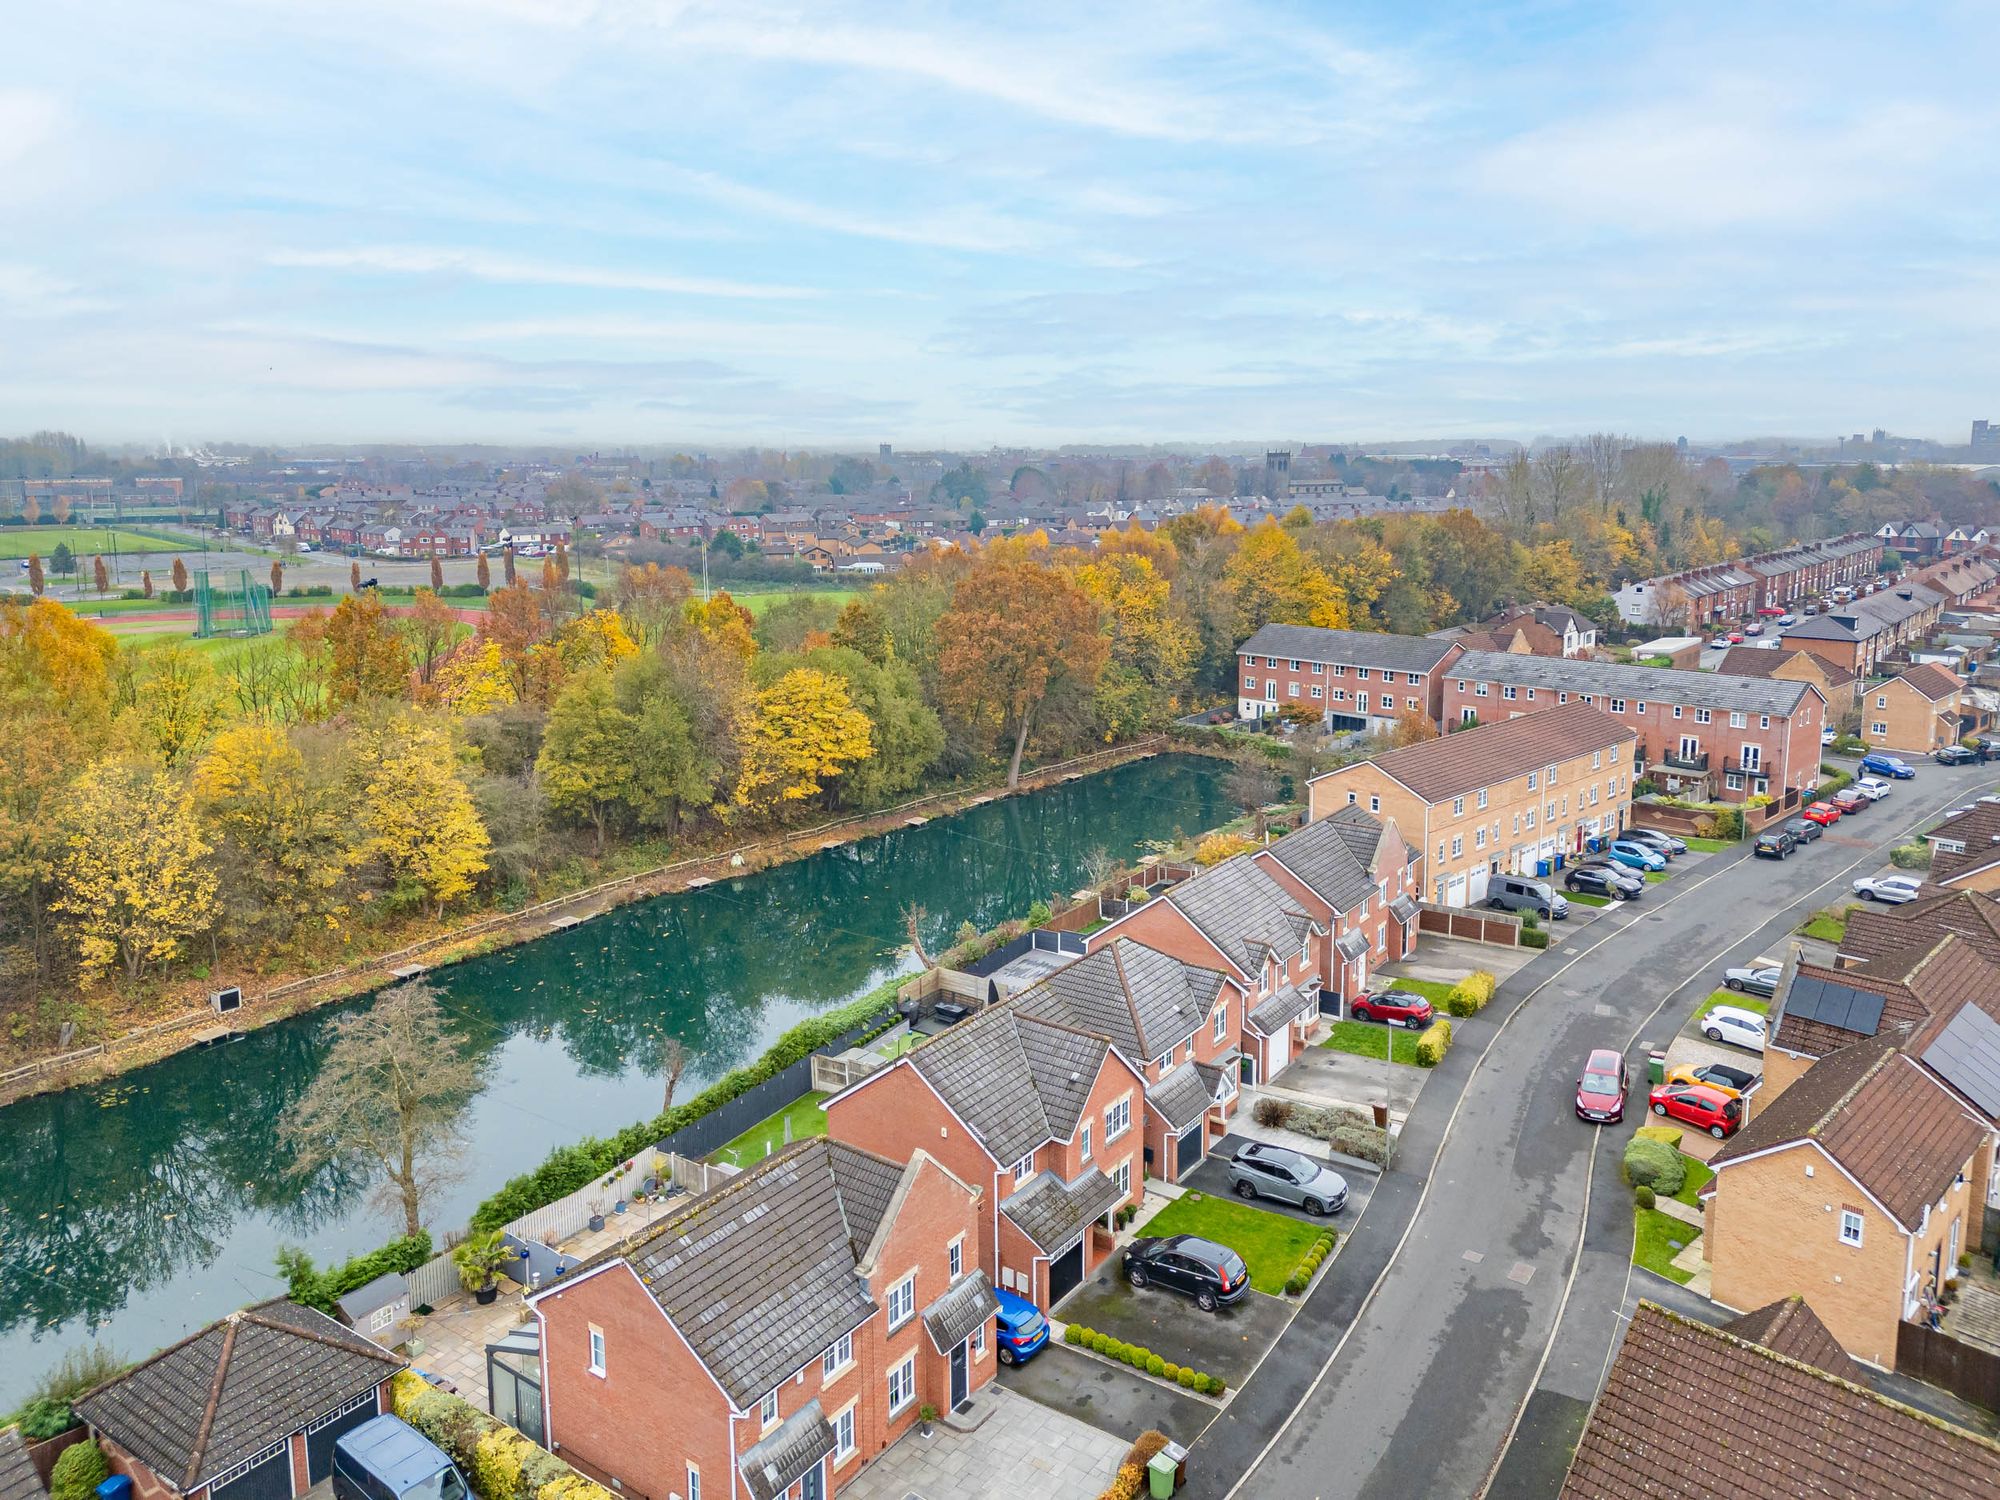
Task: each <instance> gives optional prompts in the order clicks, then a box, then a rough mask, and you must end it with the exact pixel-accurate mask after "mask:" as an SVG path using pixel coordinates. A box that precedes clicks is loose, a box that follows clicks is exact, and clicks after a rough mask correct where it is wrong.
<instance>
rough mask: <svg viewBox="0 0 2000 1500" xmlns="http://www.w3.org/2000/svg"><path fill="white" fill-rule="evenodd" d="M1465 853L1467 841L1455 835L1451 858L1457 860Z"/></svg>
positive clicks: (1452, 842)
mask: <svg viewBox="0 0 2000 1500" xmlns="http://www.w3.org/2000/svg"><path fill="white" fill-rule="evenodd" d="M1463 853H1465V840H1464V839H1462V838H1460V837H1458V836H1456V835H1453V837H1452V841H1451V857H1452V858H1453V859H1457V858H1458V857H1459V856H1460V855H1461V854H1463Z"/></svg>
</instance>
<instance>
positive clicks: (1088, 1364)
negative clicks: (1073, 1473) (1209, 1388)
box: [841, 1344, 1216, 1500]
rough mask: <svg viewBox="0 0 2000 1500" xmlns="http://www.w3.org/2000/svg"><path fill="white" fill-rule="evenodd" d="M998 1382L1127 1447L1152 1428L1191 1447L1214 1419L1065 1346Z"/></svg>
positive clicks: (1207, 1408) (1004, 1373) (1208, 1411)
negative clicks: (1121, 1439) (1120, 1436)
mask: <svg viewBox="0 0 2000 1500" xmlns="http://www.w3.org/2000/svg"><path fill="white" fill-rule="evenodd" d="M997 1381H998V1383H999V1384H1000V1385H1001V1386H1002V1387H1004V1388H1005V1389H1007V1390H1009V1391H1012V1392H1014V1393H1016V1394H1018V1395H1020V1396H1023V1397H1026V1398H1027V1399H1029V1400H1032V1401H1035V1402H1037V1403H1039V1404H1040V1405H1042V1406H1046V1407H1048V1408H1049V1409H1050V1410H1051V1411H1054V1412H1059V1413H1061V1414H1062V1415H1064V1416H1066V1417H1070V1418H1073V1419H1074V1420H1076V1421H1078V1422H1083V1423H1088V1424H1089V1425H1090V1426H1092V1427H1094V1428H1097V1429H1099V1430H1100V1431H1102V1432H1108V1433H1111V1434H1113V1435H1114V1436H1115V1435H1118V1434H1123V1435H1124V1436H1125V1439H1126V1441H1128V1442H1129V1441H1130V1440H1131V1439H1133V1438H1136V1437H1137V1436H1138V1435H1139V1434H1140V1433H1142V1432H1144V1431H1145V1430H1146V1429H1147V1428H1149V1427H1152V1428H1157V1429H1158V1430H1159V1431H1161V1432H1164V1433H1165V1434H1166V1435H1167V1436H1168V1437H1170V1438H1172V1439H1173V1440H1174V1441H1175V1442H1177V1443H1180V1444H1182V1445H1187V1444H1191V1443H1193V1442H1194V1440H1195V1439H1196V1438H1197V1437H1199V1436H1201V1433H1202V1431H1203V1429H1204V1428H1206V1427H1207V1426H1208V1424H1209V1423H1210V1422H1212V1421H1214V1420H1215V1413H1216V1409H1215V1407H1214V1406H1213V1405H1211V1404H1210V1403H1209V1402H1207V1401H1204V1400H1202V1398H1201V1397H1199V1396H1190V1395H1188V1394H1187V1392H1185V1391H1181V1390H1177V1389H1174V1388H1172V1387H1169V1386H1166V1385H1163V1384H1162V1383H1161V1382H1159V1381H1157V1380H1149V1379H1147V1378H1146V1377H1145V1376H1143V1375H1138V1374H1135V1373H1133V1372H1132V1371H1131V1370H1128V1369H1125V1368H1123V1367H1121V1366H1119V1365H1114V1364H1111V1363H1109V1362H1107V1361H1105V1360H1101V1359H1092V1358H1091V1357H1090V1356H1089V1355H1087V1354H1079V1353H1077V1352H1076V1350H1074V1349H1071V1348H1069V1347H1068V1346H1067V1345H1064V1344H1050V1345H1049V1346H1048V1347H1047V1348H1045V1349H1043V1350H1042V1352H1041V1353H1040V1354H1037V1355H1036V1356H1035V1357H1034V1358H1033V1359H1031V1360H1029V1361H1028V1362H1027V1363H1026V1364H1025V1365H1016V1366H1015V1367H1014V1368H1013V1369H1011V1370H1010V1369H1008V1368H1006V1367H1005V1366H1002V1367H1001V1370H1000V1374H999V1376H998V1377H997ZM1100 1488H1101V1486H1100ZM841 1493H842V1494H843V1495H845V1494H847V1493H848V1491H847V1490H845V1489H843V1490H842V1491H841ZM1020 1493H1025V1492H1020ZM1091 1493H1092V1494H1093V1495H1095V1494H1096V1491H1095V1490H1093V1491H1092V1492H1091ZM897 1500H901V1496H900V1494H899V1495H898V1496H897Z"/></svg>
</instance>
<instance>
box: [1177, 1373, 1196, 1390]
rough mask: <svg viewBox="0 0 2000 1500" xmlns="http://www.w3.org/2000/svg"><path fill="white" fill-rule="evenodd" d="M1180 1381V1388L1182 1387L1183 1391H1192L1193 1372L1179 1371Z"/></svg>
mask: <svg viewBox="0 0 2000 1500" xmlns="http://www.w3.org/2000/svg"><path fill="white" fill-rule="evenodd" d="M1180 1381H1181V1385H1182V1386H1183V1387H1184V1388H1185V1389H1187V1390H1190V1391H1191V1390H1193V1389H1194V1371H1192V1370H1182V1371H1181V1376H1180Z"/></svg>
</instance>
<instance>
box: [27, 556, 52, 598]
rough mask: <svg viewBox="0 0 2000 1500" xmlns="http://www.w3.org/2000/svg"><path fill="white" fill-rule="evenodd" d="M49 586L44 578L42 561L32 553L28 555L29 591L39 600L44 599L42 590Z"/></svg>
mask: <svg viewBox="0 0 2000 1500" xmlns="http://www.w3.org/2000/svg"><path fill="white" fill-rule="evenodd" d="M47 586H48V582H47V580H46V579H44V578H43V577H42V560H41V558H40V557H38V556H36V555H35V554H34V553H32V552H30V553H29V554H28V591H29V592H30V593H31V594H33V595H34V596H35V597H36V598H37V599H39V598H41V597H42V590H43V589H44V588H46V587H47Z"/></svg>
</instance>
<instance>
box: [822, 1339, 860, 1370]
mask: <svg viewBox="0 0 2000 1500" xmlns="http://www.w3.org/2000/svg"><path fill="white" fill-rule="evenodd" d="M853 1363H854V1335H853V1334H851V1333H843V1334H842V1335H841V1336H840V1338H839V1339H838V1340H837V1341H836V1342H834V1343H832V1344H830V1345H828V1346H827V1351H826V1353H824V1354H822V1355H821V1356H820V1357H819V1378H820V1379H821V1380H822V1381H824V1380H829V1379H831V1378H832V1377H833V1373H834V1371H836V1370H838V1369H841V1368H842V1367H843V1366H846V1365H851V1364H853Z"/></svg>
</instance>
